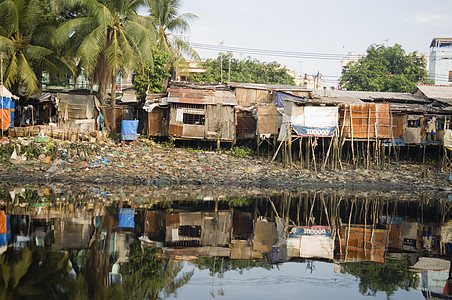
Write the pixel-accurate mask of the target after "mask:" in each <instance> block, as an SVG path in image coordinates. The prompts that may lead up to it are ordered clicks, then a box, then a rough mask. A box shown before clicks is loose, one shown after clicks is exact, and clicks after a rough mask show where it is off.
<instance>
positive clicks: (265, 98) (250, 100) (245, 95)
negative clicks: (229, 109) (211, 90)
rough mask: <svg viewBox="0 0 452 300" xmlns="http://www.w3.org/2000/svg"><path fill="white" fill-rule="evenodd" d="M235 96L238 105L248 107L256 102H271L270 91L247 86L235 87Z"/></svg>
mask: <svg viewBox="0 0 452 300" xmlns="http://www.w3.org/2000/svg"><path fill="white" fill-rule="evenodd" d="M235 97H236V99H237V103H238V105H240V106H244V107H249V106H253V105H255V104H257V103H271V102H272V95H271V93H270V91H267V90H258V89H249V88H236V89H235Z"/></svg>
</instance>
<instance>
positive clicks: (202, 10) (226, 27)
mask: <svg viewBox="0 0 452 300" xmlns="http://www.w3.org/2000/svg"><path fill="white" fill-rule="evenodd" d="M181 1H182V7H181V8H180V13H193V14H195V15H197V18H196V19H194V20H192V21H190V27H191V30H190V32H187V33H185V34H184V38H185V40H186V41H188V42H189V43H190V44H191V45H192V46H193V47H194V48H195V50H196V51H197V52H198V53H199V55H200V56H201V58H203V59H205V58H212V57H217V56H218V54H219V52H220V50H221V51H222V52H227V51H231V50H232V55H233V57H235V58H238V59H243V58H246V57H247V56H251V57H252V58H256V59H259V60H260V61H263V62H272V61H276V62H278V63H280V64H281V65H284V66H286V67H287V68H288V69H289V70H292V71H295V73H296V75H299V74H305V73H306V74H308V75H312V74H317V73H318V72H319V73H320V74H321V75H322V77H323V79H324V80H325V82H326V83H327V84H328V83H330V84H332V85H334V84H335V82H337V80H338V79H339V76H340V71H341V67H340V58H341V56H343V55H346V54H347V53H349V52H354V53H355V54H364V53H365V52H366V49H367V48H368V47H369V46H370V45H371V44H385V45H388V46H393V45H394V44H395V43H398V44H401V45H402V47H403V49H405V50H406V51H407V52H413V51H417V52H420V53H428V52H429V46H430V42H431V41H432V39H433V38H435V37H443V38H444V37H452V1H451V0H422V1H421V0H392V1H390V0H377V1H368V0H360V1H357V0H356V1H352V0H342V1H338V0H315V1H314V0H280V1H270V0H228V1H225V0H181ZM221 42H223V43H222V45H221V46H220V43H221ZM200 44H201V45H200ZM236 48H242V49H236ZM243 48H246V49H243ZM249 49H256V50H254V51H250V50H249ZM262 50H267V52H266V54H267V55H265V56H262V55H256V53H262ZM276 51H279V52H276ZM249 52H254V53H249ZM287 52H295V53H290V55H291V57H286V56H288V53H287ZM319 58H322V59H319ZM325 58H328V59H325Z"/></svg>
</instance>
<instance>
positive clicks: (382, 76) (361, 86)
mask: <svg viewBox="0 0 452 300" xmlns="http://www.w3.org/2000/svg"><path fill="white" fill-rule="evenodd" d="M422 82H423V83H429V82H430V81H429V80H428V73H427V70H426V60H425V57H424V56H423V55H420V54H418V53H417V52H413V53H408V54H407V53H406V52H405V50H403V49H402V46H401V45H399V44H395V45H394V46H393V47H387V46H384V45H371V46H370V47H369V48H368V49H367V54H366V56H364V57H363V58H361V59H359V60H358V61H357V62H350V63H349V64H348V65H347V66H346V67H344V68H343V70H342V75H341V80H340V85H341V86H342V87H343V88H345V89H347V90H353V91H359V90H360V91H373V92H408V93H411V92H414V90H415V88H416V84H418V83H422Z"/></svg>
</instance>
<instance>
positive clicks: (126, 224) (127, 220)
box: [118, 208, 135, 228]
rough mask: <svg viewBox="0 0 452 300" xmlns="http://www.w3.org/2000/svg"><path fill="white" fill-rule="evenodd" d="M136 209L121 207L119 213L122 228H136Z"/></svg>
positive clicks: (119, 223)
mask: <svg viewBox="0 0 452 300" xmlns="http://www.w3.org/2000/svg"><path fill="white" fill-rule="evenodd" d="M134 217H135V209H133V208H120V209H119V215H118V226H119V227H122V228H135V219H134Z"/></svg>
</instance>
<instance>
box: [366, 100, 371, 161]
mask: <svg viewBox="0 0 452 300" xmlns="http://www.w3.org/2000/svg"><path fill="white" fill-rule="evenodd" d="M369 147H370V108H369V112H368V118H367V165H366V167H367V169H369V160H370V149H369Z"/></svg>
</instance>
